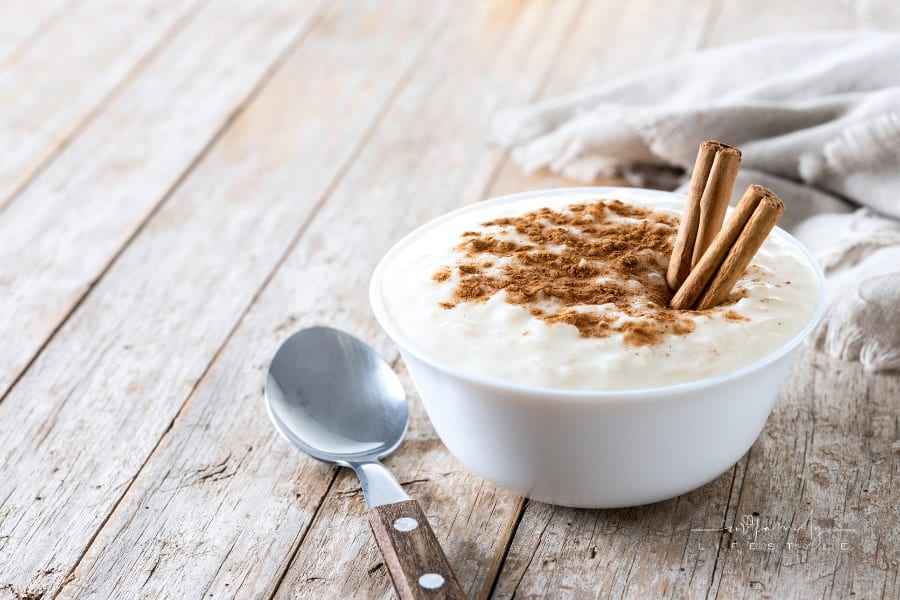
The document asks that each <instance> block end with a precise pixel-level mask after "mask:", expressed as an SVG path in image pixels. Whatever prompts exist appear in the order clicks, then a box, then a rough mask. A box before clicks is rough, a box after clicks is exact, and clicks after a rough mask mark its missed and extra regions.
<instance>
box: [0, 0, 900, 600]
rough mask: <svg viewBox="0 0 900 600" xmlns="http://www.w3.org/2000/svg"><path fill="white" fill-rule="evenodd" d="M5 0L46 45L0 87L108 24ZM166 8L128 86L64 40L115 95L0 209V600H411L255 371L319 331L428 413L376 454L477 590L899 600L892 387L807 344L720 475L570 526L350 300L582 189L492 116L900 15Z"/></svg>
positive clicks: (21, 50)
mask: <svg viewBox="0 0 900 600" xmlns="http://www.w3.org/2000/svg"><path fill="white" fill-rule="evenodd" d="M13 1H14V2H15V4H10V3H4V8H3V10H4V11H5V10H6V9H7V7H8V6H10V7H15V6H18V7H19V10H20V11H21V13H20V14H22V15H24V16H23V20H22V23H23V26H22V27H23V31H26V30H28V31H31V33H27V34H22V35H20V36H19V37H18V38H16V35H15V32H13V31H12V30H11V29H9V28H7V27H6V22H4V21H3V20H2V19H0V76H2V75H4V74H8V73H13V71H12V70H10V69H11V67H10V65H12V64H20V63H14V62H12V61H13V58H11V57H20V58H22V57H27V56H35V57H37V56H39V55H40V53H39V52H38V50H37V48H44V50H42V52H45V54H44V55H43V56H45V57H46V56H49V55H48V54H46V52H47V48H50V47H51V44H50V43H49V42H47V41H45V37H44V36H45V33H46V32H49V31H54V30H55V29H54V28H56V27H60V25H58V24H57V17H55V16H54V15H59V14H65V15H68V14H69V12H71V11H74V10H75V9H76V8H78V10H81V11H88V10H92V8H91V7H90V6H85V5H87V4H90V3H82V4H74V3H73V4H72V5H71V6H68V5H67V6H59V5H58V4H53V3H48V4H47V5H40V6H39V5H38V4H36V3H28V6H26V3H19V2H18V0H13ZM105 1H106V0H105ZM109 1H110V2H111V0H109ZM106 5H107V4H104V5H102V6H106ZM108 5H109V6H116V7H119V8H120V9H121V7H122V6H124V4H115V3H108ZM95 6H101V5H100V4H96V5H95ZM181 6H183V7H185V8H184V11H185V12H184V13H181V14H185V15H187V17H185V18H184V19H183V22H182V21H179V23H178V24H177V25H174V24H173V25H172V26H171V27H170V29H169V31H170V32H171V33H170V34H166V35H162V34H160V35H162V37H160V38H158V39H159V40H160V41H159V42H158V43H157V45H156V46H153V47H152V48H151V47H150V46H152V44H150V45H149V46H148V45H145V46H144V47H145V49H146V52H145V54H144V55H143V56H144V57H145V58H137V59H135V58H134V57H135V56H136V55H135V54H133V52H135V51H136V50H135V49H129V50H128V52H125V53H124V54H128V56H130V57H131V65H132V67H131V70H130V71H127V72H123V73H122V74H121V77H120V79H119V80H118V83H116V82H114V81H113V80H114V79H115V78H114V77H112V76H111V75H110V73H112V72H114V71H115V69H116V68H120V67H121V65H120V63H119V62H117V61H119V60H123V61H124V60H125V59H124V58H121V57H120V58H117V57H111V56H103V55H102V52H103V50H102V48H106V49H107V51H108V49H109V48H111V47H113V46H110V44H114V43H121V38H120V37H116V35H113V36H111V37H110V36H106V37H96V39H94V36H86V37H81V38H77V39H81V40H82V42H83V44H84V45H85V47H81V48H78V49H77V52H78V53H80V54H78V55H79V56H92V57H94V58H93V59H92V61H94V62H92V63H91V64H95V65H107V67H105V68H106V69H107V70H106V71H102V73H105V75H102V77H101V79H103V81H105V82H106V83H105V84H104V85H106V86H107V89H108V90H110V91H108V92H107V93H106V94H105V95H104V94H100V95H101V96H102V97H101V98H100V99H99V100H97V101H95V102H94V103H93V108H89V109H88V115H87V116H86V117H83V118H81V120H80V121H79V120H78V118H77V115H76V113H71V115H76V116H75V117H72V119H74V120H72V121H71V122H72V123H74V122H76V121H78V123H79V124H77V125H75V127H74V129H73V130H72V132H71V133H70V134H67V135H66V136H63V141H62V145H63V146H64V148H63V149H62V150H61V151H60V152H58V153H57V151H56V149H55V148H57V147H58V144H57V146H53V145H52V144H51V146H49V147H51V150H49V151H48V153H46V157H47V159H46V160H45V161H44V162H42V163H41V165H40V166H39V167H38V168H37V169H34V168H28V166H27V164H26V163H23V165H24V166H23V167H22V169H19V170H15V169H14V170H13V171H15V172H13V173H12V175H13V177H23V178H24V179H22V180H23V181H30V183H29V184H28V186H27V187H26V188H25V189H24V190H22V192H21V193H20V194H19V195H18V196H17V197H16V198H15V199H14V200H13V201H12V202H11V203H10V204H8V205H7V206H6V207H5V209H4V210H3V211H2V212H0V335H2V336H3V339H4V340H14V342H13V343H4V344H0V396H2V394H3V391H4V390H6V389H7V388H9V387H10V385H11V384H12V383H13V382H16V381H17V378H18V381H17V383H15V386H14V387H12V389H11V390H10V392H9V394H8V396H7V397H6V399H5V400H4V401H3V403H0V469H2V471H3V473H4V478H2V479H0V556H2V560H0V598H7V597H9V598H29V600H33V599H36V598H40V597H52V596H55V595H59V596H61V597H64V598H73V597H77V598H82V597H96V598H120V597H126V598H131V597H147V598H160V597H173V598H175V597H177V598H181V597H185V596H190V597H201V596H202V597H215V598H218V597H225V598H231V597H239V598H244V597H252V598H269V597H273V596H276V597H278V598H290V597H296V598H307V597H325V598H345V597H376V598H378V597H383V598H388V597H392V596H393V595H394V593H393V590H392V587H391V582H390V578H389V576H388V574H387V571H386V569H385V567H384V562H383V561H382V559H381V557H380V553H379V551H378V549H377V547H376V545H375V542H374V539H373V536H372V533H371V531H370V529H369V526H368V524H367V521H366V508H365V504H364V501H363V498H362V495H361V490H360V488H359V484H358V482H357V481H356V479H355V477H354V476H353V475H352V473H349V472H345V471H342V470H337V469H335V468H333V467H330V466H327V465H324V464H322V463H318V462H316V461H314V460H312V459H309V458H306V457H304V456H303V455H301V454H300V453H298V452H297V451H296V450H295V449H293V448H292V447H291V446H290V445H288V444H287V443H286V442H285V441H283V440H282V439H281V438H280V437H278V435H277V434H276V433H275V432H274V430H273V428H272V427H271V425H270V423H269V422H268V419H267V417H266V414H265V411H264V409H263V404H262V385H263V378H264V372H265V369H266V366H267V364H268V361H269V359H270V357H271V356H272V354H273V353H274V351H275V349H276V348H277V346H278V344H279V343H280V341H281V340H282V339H283V338H284V337H285V336H287V335H288V334H289V333H290V332H292V331H293V330H295V329H297V328H299V327H302V326H307V325H314V324H327V325H332V326H335V327H340V328H343V329H346V330H348V331H350V332H351V333H354V334H356V335H359V336H361V337H362V338H364V339H366V340H367V341H370V342H372V343H373V345H374V346H375V347H376V349H377V350H378V351H379V352H380V353H381V354H382V356H385V357H387V358H392V359H393V360H394V365H395V368H396V369H397V370H398V371H399V372H400V374H401V377H402V379H403V381H404V385H405V386H406V388H407V391H408V394H409V396H410V400H411V415H410V416H411V423H410V431H409V434H408V437H407V439H406V440H405V441H404V443H403V444H402V445H401V447H400V448H399V449H398V451H397V452H396V453H395V454H393V455H392V456H390V457H389V458H388V459H387V460H386V463H387V465H388V466H389V467H390V468H391V469H392V470H393V471H394V473H395V474H396V475H397V476H398V479H399V480H400V482H401V484H402V485H403V486H404V487H405V488H406V490H407V492H408V493H409V494H410V495H412V496H413V497H415V498H416V499H418V500H419V501H420V502H421V505H422V507H423V510H424V512H425V514H426V515H427V517H428V519H429V520H430V522H431V523H432V525H433V528H434V531H435V534H436V535H437V537H438V539H439V540H440V543H441V544H442V545H443V547H444V549H445V550H446V552H447V555H448V558H449V560H450V562H451V564H452V565H453V566H454V567H455V568H456V572H457V574H458V575H459V579H460V581H461V584H462V585H463V586H464V588H465V591H466V593H467V594H468V595H469V596H472V597H487V596H489V595H492V594H493V595H494V596H495V597H499V598H508V597H513V596H515V597H548V596H549V597H563V598H580V597H609V596H613V597H628V598H632V597H633V598H647V597H654V598H655V597H674V598H681V597H691V598H692V597H708V598H714V597H719V598H732V597H748V598H782V597H801V598H805V597H814V598H821V597H831V598H843V597H852V598H892V597H893V598H896V597H900V588H898V581H900V574H898V565H900V555H898V552H900V539H898V533H897V532H898V531H900V522H898V519H900V511H898V509H897V506H898V504H897V503H898V491H897V489H898V486H897V480H898V468H900V467H898V463H900V450H898V444H900V431H898V429H900V425H898V404H897V398H898V397H900V377H897V376H891V375H883V376H872V375H866V374H864V373H862V372H861V370H860V369H859V368H858V367H857V366H855V365H850V364H846V363H841V362H838V361H833V360H830V359H826V358H824V357H823V356H821V355H820V354H818V353H816V352H814V351H811V350H805V351H804V352H803V353H802V355H801V356H800V357H799V358H798V361H797V363H796V364H795V368H794V371H793V373H792V375H791V379H790V381H789V384H788V386H787V387H786V388H785V390H784V391H783V393H782V397H781V399H780V401H779V403H778V405H777V407H776V410H775V412H774V413H773V415H772V417H771V418H770V420H769V423H768V425H767V427H766V429H765V431H764V432H763V435H762V436H761V438H760V440H759V441H758V442H757V443H756V445H754V447H753V449H752V450H751V452H750V453H749V454H748V455H747V456H745V457H744V458H743V459H742V460H741V461H739V463H738V464H737V465H736V466H735V467H734V468H733V469H731V470H730V471H729V472H728V473H725V474H723V475H722V476H721V477H719V478H718V479H717V480H716V481H714V482H712V483H710V484H709V485H707V486H705V487H703V488H701V489H699V490H695V491H694V492H691V493H689V494H686V495H684V496H682V497H680V498H678V499H673V500H670V501H668V502H662V503H658V504H655V505H651V506H645V507H638V508H633V509H627V510H617V511H580V510H573V509H564V508H559V507H553V506H549V505H545V504H541V503H536V502H527V503H526V502H524V501H523V500H522V499H521V498H518V497H516V496H515V495H513V494H511V493H509V492H506V491H504V490H501V489H499V488H496V487H495V486H493V485H492V484H490V483H488V482H486V481H484V480H482V479H480V478H479V477H477V476H475V475H473V474H471V473H469V472H467V471H466V470H465V469H464V468H463V467H462V466H461V465H460V464H459V463H458V462H457V461H456V460H455V459H454V458H453V457H452V456H450V455H449V454H448V453H447V451H446V449H445V448H444V447H443V445H442V444H441V442H440V440H438V439H437V437H436V435H435V432H434V431H433V429H432V428H431V426H430V423H429V421H428V418H427V415H426V414H425V412H424V409H423V407H422V405H421V403H420V402H419V400H418V398H417V396H416V394H415V391H414V389H413V387H412V384H411V382H410V380H409V378H408V375H407V374H406V373H405V370H404V368H403V365H402V362H400V361H399V360H398V357H397V355H396V351H395V348H394V346H393V344H392V343H391V342H390V341H389V340H388V339H387V337H386V336H385V335H384V334H383V333H382V332H381V331H380V330H379V328H378V327H377V325H376V324H375V322H374V320H373V319H372V317H371V316H370V313H369V309H368V304H367V301H366V294H365V289H366V286H367V283H368V277H369V274H370V272H371V269H372V267H373V266H374V264H375V262H376V260H377V259H378V257H379V256H381V254H382V253H383V252H384V251H385V250H386V249H387V248H388V247H389V246H390V245H391V244H392V243H393V242H394V241H395V240H396V239H398V238H399V237H400V236H401V235H402V234H404V233H405V232H407V231H409V230H411V229H412V228H414V227H415V226H417V225H419V224H421V223H422V222H424V221H425V220H427V219H428V218H430V217H432V216H435V215H437V214H439V213H441V212H444V211H446V210H449V209H450V208H454V207H456V206H458V205H460V204H464V203H467V202H472V201H475V200H478V199H480V198H482V197H483V196H485V195H494V194H498V193H501V192H511V191H520V190H523V189H533V188H536V187H546V186H550V185H559V184H569V183H571V182H566V181H564V180H562V179H560V178H558V177H555V176H550V175H547V174H536V175H533V176H523V175H522V174H521V173H519V171H518V167H516V166H515V165H512V164H511V163H510V162H509V161H508V160H507V158H506V157H505V156H504V154H503V153H502V152H500V151H498V150H497V149H495V148H491V147H489V146H487V145H486V144H485V142H486V140H487V137H488V134H487V127H488V123H489V120H490V118H491V116H492V115H493V114H494V112H495V111H496V110H497V109H498V108H500V107H504V106H514V105H518V104H523V103H526V102H529V101H531V100H532V99H535V98H538V97H549V96H552V95H556V94H560V93H566V92H569V91H572V90H575V89H578V88H580V87H582V86H584V85H588V84H590V83H593V82H597V81H602V80H603V79H605V78H608V77H612V76H615V75H618V74H621V73H623V72H626V71H628V70H631V69H634V68H636V67H639V66H646V65H648V64H652V63H654V62H657V61H659V60H662V59H664V58H666V57H668V56H671V55H675V54H678V53H680V52H684V51H686V50H688V49H691V48H694V47H699V46H703V45H706V44H722V43H727V42H728V41H730V40H738V39H746V38H749V37H753V36H756V35H761V34H763V33H767V32H777V31H801V30H826V29H834V28H839V27H876V28H883V29H887V28H900V10H898V9H897V6H896V3H890V2H881V1H872V2H862V3H852V4H846V3H845V4H842V5H836V4H827V3H826V4H822V3H817V2H812V0H803V1H801V2H796V3H791V4H790V5H785V4H784V3H781V2H776V1H775V0H763V2H762V3H756V4H755V5H754V6H753V7H748V6H746V5H744V4H742V3H738V2H731V1H726V2H718V1H716V2H709V3H706V2H704V3H695V2H688V1H684V2H679V3H677V4H669V5H667V7H666V9H665V10H662V9H661V8H660V7H659V4H658V3H656V2H651V1H649V0H646V1H645V0H641V1H638V2H629V3H620V2H613V1H611V0H602V1H599V2H589V3H582V4H581V5H578V4H576V3H575V2H563V3H549V2H528V3H525V2H517V1H515V0H503V1H497V2H491V3H484V2H471V3H468V4H459V6H457V3H450V2H446V3H441V4H439V5H437V6H435V4H433V3H422V2H413V1H412V0H409V1H406V0H393V1H391V2H389V3H385V2H375V1H371V2H342V3H337V2H334V3H327V6H325V9H324V10H321V11H320V10H319V8H318V5H317V4H316V3H292V2H286V1H280V2H271V3H267V4H266V6H265V8H260V7H259V5H255V6H254V7H251V6H250V5H249V4H247V3H241V7H240V8H238V9H232V8H229V5H228V4H227V3H219V2H215V3H209V4H208V5H207V6H205V7H204V8H202V9H201V10H199V11H197V12H196V13H195V12H192V9H191V8H190V7H188V6H187V4H184V5H181ZM79 7H80V8H79ZM241 10H243V11H244V12H240V11H241ZM82 14H87V13H82ZM117 14H121V13H117ZM42 15H44V16H42ZM130 18H133V19H139V18H153V19H162V18H174V17H173V15H163V16H160V15H148V14H144V15H143V17H142V16H141V13H139V12H136V13H135V14H134V15H132V16H131V17H130ZM29 19H30V20H29ZM29 24H30V25H29ZM109 26H110V25H109V23H108V22H102V23H100V24H98V26H97V27H98V29H97V30H96V31H102V30H103V29H102V28H103V27H109ZM86 27H88V29H85V31H89V30H90V26H89V25H86ZM29 28H30V29H29ZM72 31H73V33H72V35H76V34H77V35H81V36H85V34H84V32H83V31H80V32H75V31H74V30H72ZM144 34H145V35H149V33H147V32H144ZM5 39H8V40H10V41H9V42H8V45H7V46H6V47H8V48H11V49H12V51H11V52H10V53H8V54H3V48H4V46H3V44H4V41H3V40H5ZM17 39H18V41H16V40H17ZM73 39H75V38H73ZM142 39H144V38H142ZM147 39H149V38H147ZM115 40H120V41H119V42H115ZM148 44H149V42H148ZM28 52H31V53H32V55H29V54H28ZM129 53H131V54H129ZM15 60H18V59H15ZM35 60H37V59H35ZM47 60H48V61H49V62H47V63H46V65H45V64H44V63H40V62H39V61H38V62H35V63H34V69H35V72H34V73H31V74H29V77H30V78H31V80H34V81H38V80H41V78H42V77H44V78H45V79H44V80H46V81H48V82H49V84H48V85H50V86H51V87H52V86H56V87H55V88H54V89H71V85H72V84H71V80H70V79H67V78H66V77H64V75H65V73H63V74H62V75H60V72H59V71H53V72H52V73H50V74H47V75H45V74H42V73H40V72H38V71H40V70H46V69H50V70H52V69H59V66H58V65H59V64H63V63H65V61H67V60H69V57H58V59H57V60H58V61H61V62H54V61H50V60H49V58H48V59H47ZM126 62H127V61H126ZM21 64H24V63H21ZM121 64H124V62H123V63H121ZM4 65H6V66H4ZM109 65H113V66H109ZM115 65H120V66H119V67H116V66H115ZM17 69H18V68H17ZM116 72H117V71H116ZM54 73H55V74H54ZM17 76H21V75H17ZM104 78H105V79H104ZM67 82H68V83H67ZM67 85H68V86H70V87H69V88H67V87H65V86H67ZM91 85H99V84H95V83H93V82H91ZM110 86H111V87H110ZM90 89H91V90H94V91H93V92H92V93H94V94H95V97H96V94H97V93H98V92H97V91H96V90H97V89H99V88H98V87H91V88H90ZM3 93H4V92H3V91H0V97H2V94H3ZM82 102H83V100H82V99H80V98H79V99H76V101H75V102H74V103H75V104H77V105H78V106H87V104H91V103H90V102H88V103H87V104H81V103H82ZM47 110H50V109H47ZM66 110H67V109H66ZM4 118H6V119H7V120H8V119H9V118H10V117H9V114H5V113H4V105H3V104H2V103H0V123H2V122H3V119H4ZM69 122H70V121H66V120H63V121H60V123H69ZM51 137H52V136H51ZM70 138H71V139H70ZM44 139H45V140H46V139H50V138H49V137H48V138H44ZM47 161H50V162H47ZM26 162H27V161H26ZM45 164H46V166H44V165H45ZM2 168H3V167H2V166H0V172H2ZM17 173H18V175H17ZM32 178H33V180H32ZM0 183H2V179H0ZM276 269H277V270H276ZM273 270H276V271H275V272H274V273H273ZM48 340H49V341H48ZM38 352H39V353H38ZM35 355H37V358H36V359H34V361H33V362H30V361H31V360H32V358H33V357H35ZM25 369H27V370H25ZM23 370H25V371H24V374H22V375H21V378H19V374H20V373H22V372H23ZM816 540H820V543H818V545H816V544H814V542H815V541H816ZM751 544H754V545H753V546H751ZM770 544H771V546H770Z"/></svg>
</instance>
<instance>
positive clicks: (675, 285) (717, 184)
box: [666, 140, 741, 291]
mask: <svg viewBox="0 0 900 600" xmlns="http://www.w3.org/2000/svg"><path fill="white" fill-rule="evenodd" d="M740 164H741V151H740V150H738V149H737V148H734V147H733V146H729V145H727V144H723V143H722V142H717V141H715V140H707V141H705V142H701V143H700V150H699V152H698V153H697V161H696V163H695V165H694V172H693V174H692V175H691V187H690V190H689V192H688V196H687V200H686V201H685V207H684V215H683V216H682V217H681V225H680V226H679V228H678V235H677V236H676V238H675V247H674V249H673V250H672V257H671V259H670V260H669V269H668V271H667V272H666V282H667V283H668V284H669V288H670V289H671V290H673V291H677V290H678V289H679V288H680V287H681V286H682V284H683V283H684V281H685V279H687V277H688V274H689V273H690V271H691V269H692V268H693V267H694V266H695V265H696V264H697V263H698V262H700V258H701V257H702V256H703V253H704V252H705V251H706V249H707V248H708V247H709V245H710V244H711V243H712V240H713V238H715V236H716V234H717V233H718V232H719V229H721V227H722V221H723V220H724V219H725V210H726V209H727V208H728V200H729V199H730V198H731V191H732V189H734V180H735V178H736V177H737V172H738V167H740Z"/></svg>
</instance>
